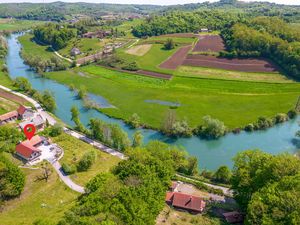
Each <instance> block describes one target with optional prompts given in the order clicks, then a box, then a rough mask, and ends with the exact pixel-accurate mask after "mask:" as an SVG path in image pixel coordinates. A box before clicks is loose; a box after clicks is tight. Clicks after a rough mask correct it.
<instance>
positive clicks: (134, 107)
mask: <svg viewBox="0 0 300 225" xmlns="http://www.w3.org/2000/svg"><path fill="white" fill-rule="evenodd" d="M78 72H81V73H84V74H85V75H86V76H82V75H80V74H78ZM46 76H47V77H49V78H51V79H54V80H57V81H58V82H61V83H64V84H74V85H75V86H76V87H77V88H78V87H80V86H81V85H82V84H84V85H85V86H86V87H87V89H88V91H89V92H92V93H95V94H98V95H102V96H103V97H105V98H106V99H108V100H109V102H110V103H111V104H112V105H114V106H115V107H116V108H108V109H102V111H103V112H105V113H106V114H108V115H111V116H114V117H118V118H122V119H128V118H129V117H130V116H131V115H132V114H133V113H137V114H138V115H140V117H141V120H142V122H143V123H145V124H147V125H150V126H152V127H154V128H159V127H160V126H161V123H162V120H163V118H164V117H165V114H166V112H167V111H168V109H169V107H168V106H165V105H159V104H153V103H147V102H145V100H163V101H170V102H179V103H180V104H181V106H180V107H178V109H176V111H177V116H178V117H179V118H181V119H183V118H185V117H186V118H187V120H188V122H189V123H190V125H191V126H192V127H195V126H197V125H199V124H201V122H202V117H203V116H205V115H211V116H212V117H215V118H218V119H220V120H222V121H224V122H225V124H226V125H227V126H228V127H229V128H236V127H241V126H244V125H246V124H248V123H250V122H254V121H256V120H257V118H258V117H260V116H267V117H272V116H274V115H275V114H277V113H279V112H287V111H288V110H290V109H292V108H294V106H295V104H296V101H297V98H298V96H299V95H300V84H299V83H266V82H247V81H240V80H239V81H231V80H220V79H202V78H195V77H186V76H175V77H174V78H173V79H172V80H171V81H162V80H159V79H154V78H148V77H143V76H138V75H133V74H128V73H122V72H117V71H113V70H108V69H105V68H102V67H99V66H95V65H90V66H86V67H81V68H76V69H75V70H69V71H64V72H51V73H47V74H46Z"/></svg>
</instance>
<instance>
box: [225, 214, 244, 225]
mask: <svg viewBox="0 0 300 225" xmlns="http://www.w3.org/2000/svg"><path fill="white" fill-rule="evenodd" d="M223 216H224V219H225V220H226V221H227V223H232V224H234V223H243V221H244V214H242V213H240V212H237V211H233V212H226V213H223Z"/></svg>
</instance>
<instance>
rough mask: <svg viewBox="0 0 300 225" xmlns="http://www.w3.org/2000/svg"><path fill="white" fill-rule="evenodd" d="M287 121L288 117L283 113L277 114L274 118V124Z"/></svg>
mask: <svg viewBox="0 0 300 225" xmlns="http://www.w3.org/2000/svg"><path fill="white" fill-rule="evenodd" d="M288 120H289V117H288V115H287V114H285V113H278V114H277V115H276V116H275V118H274V122H275V124H277V123H283V122H285V121H288Z"/></svg>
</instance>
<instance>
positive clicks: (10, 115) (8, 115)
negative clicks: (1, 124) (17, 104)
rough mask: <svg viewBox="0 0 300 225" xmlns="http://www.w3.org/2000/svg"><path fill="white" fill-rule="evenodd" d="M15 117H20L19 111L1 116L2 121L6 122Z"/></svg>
mask: <svg viewBox="0 0 300 225" xmlns="http://www.w3.org/2000/svg"><path fill="white" fill-rule="evenodd" d="M13 117H18V112H17V111H12V112H8V113H5V114H3V115H1V116H0V121H4V120H7V119H10V118H13Z"/></svg>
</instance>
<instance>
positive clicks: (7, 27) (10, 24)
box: [0, 19, 45, 32]
mask: <svg viewBox="0 0 300 225" xmlns="http://www.w3.org/2000/svg"><path fill="white" fill-rule="evenodd" d="M43 23H45V22H43V21H35V20H15V19H0V31H11V32H13V31H19V30H28V29H30V28H32V27H34V26H37V25H40V24H43Z"/></svg>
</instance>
